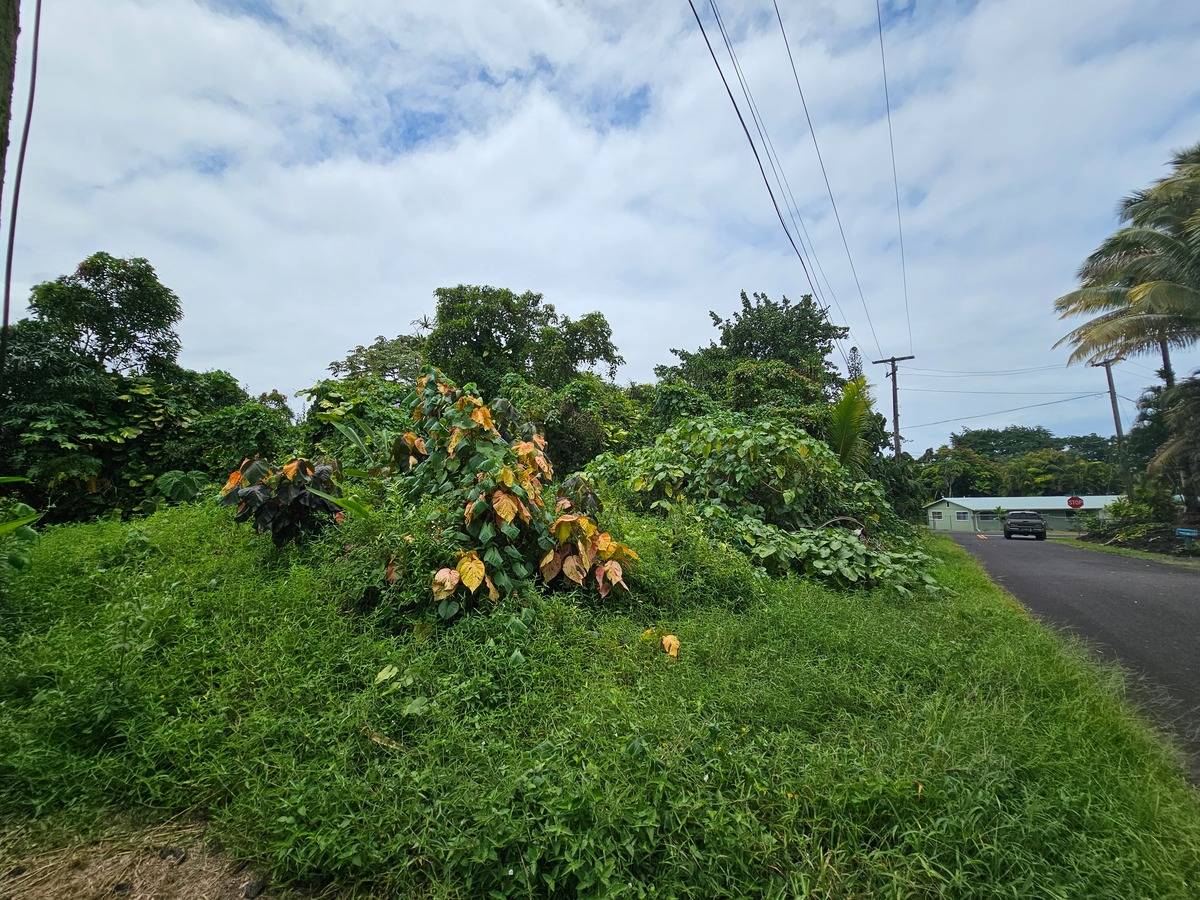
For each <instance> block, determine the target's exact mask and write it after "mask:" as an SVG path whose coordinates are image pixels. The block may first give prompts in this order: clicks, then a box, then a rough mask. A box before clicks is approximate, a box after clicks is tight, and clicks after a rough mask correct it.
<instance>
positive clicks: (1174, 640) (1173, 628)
mask: <svg viewBox="0 0 1200 900" xmlns="http://www.w3.org/2000/svg"><path fill="white" fill-rule="evenodd" d="M954 538H955V539H956V540H957V541H958V542H959V543H960V544H962V545H963V546H964V547H965V548H966V549H967V550H968V551H970V552H971V554H973V555H974V556H975V558H976V559H978V560H979V561H980V562H981V563H982V564H983V566H984V568H985V569H987V571H988V574H989V575H991V576H992V578H993V579H995V581H996V582H997V583H999V584H1000V585H1001V586H1003V587H1004V588H1005V589H1006V590H1008V591H1009V592H1010V593H1012V594H1013V595H1015V596H1016V598H1017V599H1018V600H1020V601H1021V603H1023V604H1024V605H1025V607H1026V608H1027V609H1029V610H1030V612H1032V613H1033V614H1034V615H1036V616H1037V617H1038V618H1039V619H1041V620H1042V621H1044V622H1047V623H1048V624H1050V625H1053V626H1055V627H1057V628H1060V629H1063V630H1065V631H1069V632H1072V633H1074V634H1076V635H1078V636H1079V637H1082V638H1083V639H1084V640H1086V641H1087V642H1088V643H1089V644H1090V645H1091V646H1092V647H1094V648H1095V650H1096V651H1097V652H1098V653H1099V654H1100V655H1101V656H1102V657H1104V658H1106V659H1109V660H1113V661H1116V662H1119V663H1121V664H1122V665H1123V666H1124V667H1125V668H1126V669H1127V670H1129V671H1130V672H1131V673H1132V674H1133V675H1134V676H1135V677H1134V678H1133V679H1132V682H1131V683H1132V685H1133V690H1134V695H1135V697H1136V698H1137V699H1138V700H1139V701H1141V702H1142V703H1143V705H1145V706H1147V707H1148V712H1149V713H1150V714H1151V716H1152V717H1153V718H1155V719H1156V720H1158V721H1159V723H1160V724H1162V725H1164V726H1165V727H1167V728H1168V729H1170V730H1171V731H1174V732H1175V733H1176V734H1177V735H1178V737H1179V741H1180V744H1181V745H1182V747H1183V749H1184V751H1185V752H1186V753H1188V755H1189V756H1190V759H1189V763H1190V766H1189V768H1190V769H1191V771H1192V775H1193V777H1194V779H1196V780H1197V781H1200V574H1198V573H1196V572H1192V571H1188V570H1186V569H1182V568H1179V567H1177V566H1171V565H1167V564H1165V563H1157V562H1147V561H1143V560H1140V559H1129V558H1127V557H1123V556H1114V555H1112V554H1108V553H1098V552H1096V551H1094V550H1082V549H1079V548H1078V547H1072V546H1069V545H1066V544H1062V543H1058V542H1056V541H1035V540H1033V539H1031V538H1014V539H1013V540H1011V541H1006V540H1004V538H1003V536H1000V535H989V536H988V538H987V540H981V539H980V538H978V537H976V536H975V535H973V534H956V535H954Z"/></svg>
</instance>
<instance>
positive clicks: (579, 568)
mask: <svg viewBox="0 0 1200 900" xmlns="http://www.w3.org/2000/svg"><path fill="white" fill-rule="evenodd" d="M562 570H563V574H564V575H566V576H567V577H568V578H570V579H571V580H572V581H573V582H575V583H576V584H577V585H579V586H580V587H583V580H584V579H585V578H587V566H585V565H584V564H583V563H582V562H580V561H579V557H578V556H568V557H567V558H566V559H564V560H563V567H562Z"/></svg>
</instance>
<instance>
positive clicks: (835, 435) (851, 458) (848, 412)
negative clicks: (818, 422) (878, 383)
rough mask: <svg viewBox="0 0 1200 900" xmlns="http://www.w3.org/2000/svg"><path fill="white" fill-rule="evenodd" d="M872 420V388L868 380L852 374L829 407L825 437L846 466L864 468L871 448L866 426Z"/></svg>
mask: <svg viewBox="0 0 1200 900" xmlns="http://www.w3.org/2000/svg"><path fill="white" fill-rule="evenodd" d="M870 420H871V392H870V388H868V387H867V380H866V379H865V378H863V377H861V376H860V377H859V378H853V379H851V380H850V381H847V382H846V385H845V387H843V388H842V395H841V396H840V397H838V399H837V401H836V402H835V403H834V404H833V405H832V406H831V407H830V408H829V424H828V426H827V427H826V430H825V439H826V441H827V442H828V444H829V446H830V447H831V448H832V449H833V452H834V453H835V454H837V457H838V459H839V460H841V462H842V464H843V465H845V466H850V467H853V468H862V466H863V465H864V464H865V463H866V459H867V454H868V452H869V449H870V448H868V447H867V441H866V431H867V426H868V424H869V423H870Z"/></svg>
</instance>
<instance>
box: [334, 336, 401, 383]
mask: <svg viewBox="0 0 1200 900" xmlns="http://www.w3.org/2000/svg"><path fill="white" fill-rule="evenodd" d="M424 365H425V338H423V337H421V336H420V335H416V334H401V335H398V336H396V337H394V338H386V337H384V336H383V335H379V336H378V337H377V338H375V340H374V342H373V343H371V344H369V345H367V346H365V347H364V346H363V345H362V344H359V345H358V346H357V347H355V348H354V349H353V350H351V351H350V352H349V353H348V354H347V355H346V358H345V359H341V360H337V361H335V362H331V363H330V364H329V371H330V372H331V373H332V374H333V375H334V376H335V377H337V378H361V377H363V376H364V375H373V376H375V377H377V378H383V379H384V380H386V381H396V382H405V383H407V382H411V381H415V380H416V378H417V376H418V375H419V374H420V372H421V368H422V367H423V366H424Z"/></svg>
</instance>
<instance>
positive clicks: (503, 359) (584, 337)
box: [425, 284, 625, 397]
mask: <svg viewBox="0 0 1200 900" xmlns="http://www.w3.org/2000/svg"><path fill="white" fill-rule="evenodd" d="M434 295H435V296H436V298H437V310H436V313H435V317H434V324H433V330H432V331H430V333H429V336H428V337H427V338H426V339H425V354H426V358H427V360H428V362H429V363H430V364H432V365H434V366H437V367H438V368H439V369H442V370H443V371H445V372H447V373H448V374H450V375H451V376H452V377H453V378H454V379H455V380H456V381H459V382H460V383H468V382H474V383H475V384H476V385H478V387H479V389H480V391H481V392H482V393H483V395H484V396H485V397H490V396H493V395H494V394H495V393H496V392H497V391H498V390H499V389H500V383H501V381H502V380H503V378H504V376H505V375H508V374H510V373H515V374H518V375H520V376H521V377H522V378H524V379H526V380H527V381H529V382H530V383H532V384H535V385H538V386H539V387H546V388H550V389H557V388H560V387H562V386H563V385H565V384H566V383H567V382H568V381H570V380H571V379H572V378H574V377H575V376H576V375H577V374H578V373H579V371H580V369H582V368H591V367H595V366H600V367H601V368H602V369H603V370H604V371H606V372H607V374H608V375H609V377H612V376H613V375H615V374H616V370H617V366H619V365H621V364H622V363H623V362H624V361H625V360H624V359H623V358H622V357H621V355H620V354H619V353H617V348H616V347H615V346H614V345H613V342H612V329H611V328H610V327H609V324H608V320H607V319H606V318H605V317H604V315H603V314H602V313H599V312H590V313H587V314H585V315H583V316H580V317H579V318H578V319H572V318H570V317H569V316H563V315H559V313H558V312H557V310H555V308H554V306H553V305H552V304H549V303H545V302H543V298H542V295H541V294H535V293H533V292H532V291H526V292H525V293H523V294H515V293H513V292H512V291H510V290H508V289H507V288H496V287H491V286H487V285H465V284H460V285H458V286H457V287H452V288H438V289H437V290H436V291H434Z"/></svg>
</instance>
